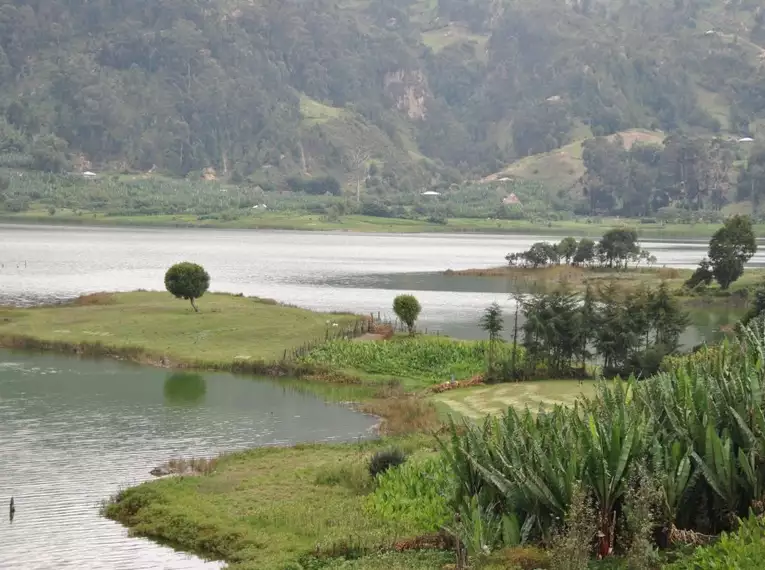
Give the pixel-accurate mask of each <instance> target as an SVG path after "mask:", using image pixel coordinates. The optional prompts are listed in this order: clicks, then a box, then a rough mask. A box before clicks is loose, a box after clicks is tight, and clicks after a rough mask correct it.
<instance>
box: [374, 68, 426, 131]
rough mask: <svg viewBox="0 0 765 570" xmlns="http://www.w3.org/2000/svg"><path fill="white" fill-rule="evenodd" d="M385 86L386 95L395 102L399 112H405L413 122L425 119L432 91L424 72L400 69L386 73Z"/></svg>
mask: <svg viewBox="0 0 765 570" xmlns="http://www.w3.org/2000/svg"><path fill="white" fill-rule="evenodd" d="M384 85H385V94H386V95H387V96H388V97H390V98H391V99H392V100H393V101H394V104H395V106H396V108H397V109H398V110H399V111H403V112H405V113H406V114H407V116H408V117H409V118H410V119H412V120H416V121H421V120H423V119H425V116H426V114H427V105H426V101H427V98H428V97H429V96H430V90H429V89H428V82H427V79H426V78H425V75H424V74H423V73H422V71H420V70H414V71H406V70H404V69H399V70H398V71H393V72H389V73H386V74H385V79H384Z"/></svg>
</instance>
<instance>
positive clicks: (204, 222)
mask: <svg viewBox="0 0 765 570" xmlns="http://www.w3.org/2000/svg"><path fill="white" fill-rule="evenodd" d="M0 223H6V224H39V225H54V226H85V227H88V226H93V227H158V228H212V229H251V230H284V231H324V232H337V231H340V232H351V233H456V234H458V233H474V234H498V235H512V234H521V235H559V236H567V235H572V234H574V235H577V236H582V237H584V236H588V237H597V236H599V235H602V233H603V231H604V230H607V229H610V228H613V227H615V226H623V227H625V228H631V229H634V230H635V231H636V232H637V233H638V236H639V237H641V238H651V239H661V240H706V239H709V237H710V236H711V235H712V234H713V233H714V232H715V231H716V230H717V229H718V228H719V227H720V224H717V223H698V224H665V225H662V226H657V225H640V222H639V220H631V219H623V218H622V219H616V218H602V219H596V220H592V219H590V218H582V219H578V220H567V221H558V222H549V223H546V224H539V223H534V222H530V221H526V220H512V221H509V220H485V219H483V220H482V219H473V218H453V219H449V220H447V221H446V223H444V224H434V223H432V222H429V221H427V220H424V219H423V220H410V219H397V218H379V217H374V216H361V215H358V216H356V215H353V216H344V217H343V218H342V219H338V220H336V221H332V220H331V219H329V218H328V217H327V216H325V215H321V214H306V213H299V212H274V211H270V212H267V213H262V214H257V215H247V216H244V217H233V218H229V219H227V218H226V216H209V217H203V218H200V217H199V216H194V215H186V214H177V215H170V214H157V215H134V216H121V215H114V216H111V215H105V214H100V213H93V212H77V213H74V212H70V211H57V212H56V214H55V215H54V216H51V215H50V214H48V213H47V212H45V211H41V210H35V211H27V212H23V213H17V214H9V213H4V212H0ZM754 228H755V230H756V231H757V232H758V233H759V234H761V235H765V223H763V224H755V225H754ZM763 239H765V238H759V240H758V241H762V240H763Z"/></svg>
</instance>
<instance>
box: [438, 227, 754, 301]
mask: <svg viewBox="0 0 765 570" xmlns="http://www.w3.org/2000/svg"><path fill="white" fill-rule="evenodd" d="M756 249H757V242H756V239H755V237H754V232H753V230H752V225H751V222H750V221H749V220H748V218H744V217H740V216H734V217H732V218H730V219H729V220H728V221H727V222H726V224H725V225H724V226H723V227H722V228H720V229H719V230H718V231H717V232H716V233H715V234H714V235H713V236H712V239H711V240H710V245H709V255H708V257H705V258H704V259H702V260H700V263H699V267H698V268H697V269H696V270H691V269H680V268H673V267H657V266H656V263H657V260H656V257H655V256H654V255H652V254H651V252H650V251H648V250H646V249H643V248H642V247H640V244H639V242H638V235H637V232H636V231H635V230H631V229H627V228H614V229H611V230H609V231H607V232H606V233H605V234H604V235H603V237H602V238H601V239H600V240H599V241H595V240H592V239H589V238H582V239H581V240H579V241H577V240H576V239H575V238H573V237H566V238H564V239H562V240H561V241H560V242H559V243H549V242H537V243H535V244H533V245H532V246H531V248H530V249H529V250H527V251H523V252H514V253H510V254H508V255H507V256H506V258H505V259H506V261H507V264H506V265H504V266H500V267H494V268H488V269H465V270H459V271H453V270H446V271H445V272H444V275H449V276H455V277H486V278H502V279H505V280H507V281H508V282H509V283H510V284H511V289H512V290H514V291H516V292H517V293H534V292H550V291H554V290H556V289H560V288H562V289H565V290H567V291H572V292H577V293H584V292H585V291H586V290H587V289H591V290H592V292H593V294H594V295H596V296H600V294H601V293H602V291H603V290H604V288H611V289H612V290H616V291H618V292H620V293H621V294H623V295H628V294H631V293H636V292H639V291H640V290H643V289H650V288H653V287H656V286H657V285H658V284H659V283H664V284H665V285H666V286H667V287H668V289H669V290H670V291H671V292H672V294H673V295H674V296H676V297H678V298H680V299H681V300H682V301H684V302H688V303H695V304H716V305H724V304H734V305H735V304H738V305H740V306H745V305H746V303H747V299H748V298H749V297H751V296H752V294H753V293H754V291H755V290H756V289H757V288H758V287H762V286H764V285H765V270H763V269H760V268H749V269H746V271H744V266H745V264H746V262H747V261H749V259H750V258H751V257H752V256H753V255H754V253H755V251H756Z"/></svg>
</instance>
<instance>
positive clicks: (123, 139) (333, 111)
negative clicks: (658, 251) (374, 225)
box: [0, 0, 765, 215]
mask: <svg viewBox="0 0 765 570" xmlns="http://www.w3.org/2000/svg"><path fill="white" fill-rule="evenodd" d="M762 46H765V10H763V8H762V6H760V5H759V3H758V2H756V1H754V0H733V1H726V2H723V0H640V1H636V0H607V1H598V0H574V1H568V0H566V1H563V0H539V1H534V2H531V1H529V0H353V1H351V0H347V1H345V0H341V1H337V0H259V1H257V2H239V1H236V0H163V1H162V2H157V1H156V0H130V1H125V0H0V168H4V169H10V170H13V169H28V170H36V171H46V172H70V171H82V170H85V169H100V170H104V171H105V170H109V171H113V172H115V171H116V172H156V173H161V174H165V175H170V176H184V177H195V178H199V177H200V174H201V172H202V171H203V170H205V169H210V170H208V171H214V173H215V176H216V177H218V178H219V179H222V180H226V181H232V182H234V183H236V184H243V183H247V184H252V185H259V186H260V187H262V188H264V189H267V190H268V189H270V188H273V189H284V190H292V191H294V190H295V189H296V188H297V189H299V190H302V189H304V188H306V187H307V186H306V181H308V180H315V179H322V180H328V179H334V180H336V181H337V183H338V184H339V185H341V186H342V187H343V188H344V189H345V191H348V192H360V190H361V188H362V187H363V190H364V192H367V193H369V194H371V195H375V196H378V197H380V199H381V200H384V199H385V197H389V196H392V195H406V194H409V195H411V194H412V193H415V192H418V191H420V190H422V189H423V188H448V187H450V186H452V185H454V184H455V183H460V182H462V181H464V180H471V179H475V178H477V177H480V176H485V175H487V174H490V173H492V172H496V171H498V170H500V169H501V168H502V167H504V166H505V165H506V164H508V163H510V162H512V161H514V160H517V159H520V158H522V157H524V156H528V155H532V154H535V153H540V152H546V151H550V150H552V149H556V148H558V147H560V146H562V145H564V144H566V143H569V142H570V141H572V140H575V139H580V138H587V137H592V136H599V135H610V134H612V133H616V132H618V131H620V130H623V129H627V128H633V127H642V128H648V129H654V130H661V131H663V132H665V133H668V134H669V135H676V138H674V139H671V140H691V139H693V140H696V139H698V140H700V141H703V142H700V143H698V144H700V145H702V146H705V147H706V146H708V145H710V144H712V143H709V142H708V140H709V139H710V138H711V136H712V135H717V134H727V135H730V136H735V137H741V136H756V133H757V129H758V126H759V125H761V124H765V70H764V69H763V64H765V56H764V55H763V54H765V50H764V49H763V47H762ZM688 137H690V138H688ZM608 144H611V143H606V142H602V141H601V142H591V143H589V144H588V147H587V149H586V154H588V157H589V158H587V157H585V158H584V160H585V162H588V160H589V163H590V164H588V167H587V172H588V177H587V179H586V180H584V181H583V182H582V184H581V186H582V188H584V191H585V192H586V193H587V200H584V201H583V203H587V204H589V209H590V211H591V212H599V211H609V212H612V211H617V212H618V211H623V212H630V213H635V214H639V215H648V214H649V213H651V212H652V211H655V210H656V209H657V208H660V207H665V206H667V205H668V204H669V202H671V201H672V200H674V201H676V202H677V201H678V200H681V201H684V202H686V203H688V204H693V207H694V208H701V207H706V205H707V204H710V205H713V204H715V203H716V201H717V202H719V196H718V194H719V188H716V189H712V190H709V189H707V187H708V186H709V184H710V182H709V177H710V176H711V177H712V178H714V177H715V176H716V177H718V178H719V179H720V180H722V179H723V178H725V176H726V173H725V172H722V171H720V168H723V169H729V168H731V165H732V164H733V163H734V162H735V157H734V159H731V160H729V159H728V158H725V157H722V158H721V156H722V155H724V154H725V152H724V149H723V148H709V153H711V154H714V155H715V158H714V159H713V160H712V162H714V163H715V165H716V166H715V167H714V168H713V169H712V170H714V173H711V172H706V173H705V174H704V175H703V176H704V177H706V178H705V179H704V181H696V180H695V179H694V180H693V181H689V179H688V176H687V175H686V174H682V175H678V177H677V178H679V179H681V183H682V184H683V185H685V186H686V187H689V188H690V187H692V188H690V189H688V188H684V189H683V191H682V192H681V197H680V198H677V196H678V195H679V194H677V192H679V191H676V193H675V194H672V192H668V191H667V190H666V187H667V186H672V187H673V188H675V189H677V185H678V182H677V180H675V181H674V182H672V184H669V183H667V184H665V185H664V186H661V185H659V186H656V184H654V186H656V187H661V188H662V189H660V190H657V191H655V192H653V191H652V192H651V193H650V196H646V193H645V192H643V191H642V190H641V184H647V183H648V182H646V181H647V180H648V181H651V180H652V181H654V182H655V180H657V179H658V176H659V174H657V172H658V170H659V169H657V168H654V167H655V166H656V164H655V163H654V161H656V160H657V159H656V158H655V157H654V156H652V154H651V153H652V152H655V151H651V150H644V149H643V148H642V147H641V148H639V149H637V150H625V149H622V150H619V149H616V148H610V147H608V146H607V145H608ZM694 144H695V143H694ZM722 146H724V145H722ZM672 148H673V149H674V148H676V145H675V144H674V143H673V144H672ZM705 152H706V151H705ZM639 153H643V154H640V156H638V154H639ZM595 156H597V157H599V158H597V160H601V159H603V158H604V157H607V161H608V162H609V164H610V165H611V166H610V167H609V168H610V169H611V170H613V171H614V172H608V173H606V172H605V171H598V172H599V173H598V176H597V177H593V176H589V174H592V173H593V172H595V170H597V168H595V167H593V166H592V165H593V161H596V162H597V160H596V159H595V158H593V157H595ZM705 156H706V155H705ZM726 156H727V155H726ZM758 160H759V159H758ZM665 162H666V161H665ZM626 163H629V164H630V165H632V166H624V165H625V164H626ZM729 163H730V164H729ZM634 165H637V166H634ZM734 166H735V165H734ZM736 168H739V169H740V165H738V166H736ZM651 169H654V170H655V171H656V172H654V171H653V170H651ZM744 169H745V172H744V173H743V174H742V175H741V176H742V177H743V178H742V181H741V183H740V184H739V182H738V178H737V177H738V174H736V176H734V177H733V178H730V177H729V178H726V180H727V181H728V182H726V184H728V183H730V184H733V186H736V185H738V186H739V190H738V192H739V193H741V194H744V195H746V198H747V199H753V201H757V200H759V199H760V198H759V194H758V192H757V191H751V188H750V192H749V194H748V195H747V193H746V188H747V181H748V183H749V187H752V183H753V181H756V180H759V178H758V177H760V176H762V174H761V169H762V165H760V163H759V162H757V163H756V165H755V167H748V166H745V167H744ZM601 170H602V169H601ZM628 170H629V171H630V172H632V174H631V178H630V182H629V184H627V185H624V184H622V183H621V180H623V179H624V176H625V174H624V172H626V171H628ZM652 172H653V174H652ZM663 172H664V174H666V172H668V168H664V169H663ZM726 172H727V171H726ZM646 173H648V174H646ZM327 177H329V178H327ZM699 177H702V176H701V174H699ZM596 178H597V179H596ZM665 178H666V177H665ZM289 180H292V181H293V182H292V183H291V184H290V183H289V182H288V181H289ZM730 180H732V182H730ZM295 181H297V182H295ZM757 184H758V183H754V186H757ZM309 186H310V185H309ZM319 186H320V185H319ZM330 186H332V187H333V188H334V187H335V185H334V183H330ZM718 186H719V185H718ZM696 187H698V188H702V190H698V191H697V190H696V189H695V188H696ZM331 193H332V192H331ZM755 194H756V196H755Z"/></svg>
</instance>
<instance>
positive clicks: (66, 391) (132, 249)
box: [0, 225, 765, 570]
mask: <svg viewBox="0 0 765 570" xmlns="http://www.w3.org/2000/svg"><path fill="white" fill-rule="evenodd" d="M543 239H546V238H545V237H544V236H507V235H505V236H500V235H441V234H439V235H423V234H417V235H387V234H386V235H369V234H350V233H301V232H279V231H248V230H212V229H188V230H186V229H136V228H83V227H77V228H67V227H43V226H17V225H0V244H2V245H1V246H0V303H12V304H19V305H32V304H36V303H43V302H54V301H60V300H64V299H69V298H73V297H76V296H78V295H81V294H83V293H89V292H96V291H112V290H121V291H129V290H135V289H139V288H143V289H155V290H161V289H163V278H164V272H165V271H166V269H167V268H168V267H169V266H170V265H172V264H173V263H176V262H178V261H184V260H189V261H195V262H198V263H201V264H202V265H204V266H205V267H206V269H207V270H208V271H209V273H210V274H211V276H212V286H211V289H212V290H213V291H226V292H232V293H244V294H245V295H256V296H259V297H268V298H273V299H277V300H279V301H282V302H286V303H292V304H296V305H299V306H303V307H307V308H311V309H316V310H322V311H330V310H350V311H353V312H357V313H370V312H373V313H377V312H378V311H379V312H382V313H386V312H387V311H388V307H390V305H391V302H392V299H393V297H394V296H395V295H396V294H397V293H398V292H399V291H412V292H414V293H415V294H416V295H417V297H418V298H419V299H420V301H421V303H422V305H423V313H422V318H421V324H422V326H423V327H427V328H429V329H430V330H433V331H442V332H444V333H446V334H451V335H455V336H459V337H463V338H475V337H477V336H480V335H481V333H480V331H479V330H478V328H477V324H476V323H477V320H478V318H479V316H480V313H481V311H482V310H483V309H484V308H485V307H486V306H488V305H489V304H490V303H492V302H494V301H497V302H499V303H500V304H501V305H502V306H504V307H505V308H506V309H507V310H508V312H509V311H511V310H512V302H511V301H510V299H509V294H508V293H509V292H508V291H507V290H506V289H505V287H506V284H505V283H504V282H502V281H501V280H500V281H497V282H492V281H487V280H470V279H468V280H460V284H459V285H456V284H455V282H454V280H450V279H449V278H448V276H444V275H440V274H439V272H441V271H443V270H445V269H467V268H471V267H493V266H497V265H501V264H503V263H504V256H505V255H506V254H507V253H509V252H514V251H521V250H524V249H528V247H529V246H530V245H531V244H532V243H533V242H535V241H540V240H543ZM547 239H550V240H555V241H557V240H559V239H560V238H559V237H558V238H547ZM642 245H643V247H646V248H647V249H649V250H650V251H652V252H653V253H654V255H656V257H657V258H658V260H659V264H660V265H667V266H672V267H691V266H694V265H695V264H696V263H697V262H698V261H699V259H700V258H701V257H703V255H704V253H705V250H706V243H703V242H654V241H651V242H644V243H643V244H642ZM752 263H753V264H755V265H762V264H764V263H765V256H763V255H762V254H758V256H756V257H755V258H754V259H753V260H752ZM172 302H176V301H173V300H172V299H171V298H170V297H169V296H168V303H172ZM691 316H692V319H693V325H692V326H691V327H689V329H688V331H686V333H685V335H684V336H683V342H684V344H686V345H689V344H695V343H696V342H699V339H703V338H712V337H714V336H715V335H716V334H718V333H719V327H720V325H723V324H727V322H729V321H730V320H731V319H732V318H734V317H735V315H733V314H732V313H730V312H728V311H707V310H704V311H695V312H694V313H692V315H691ZM183 386H184V384H183V383H181V382H178V381H177V379H173V377H172V376H170V375H168V373H167V372H166V371H162V370H156V369H148V368H141V367H137V366H131V365H126V364H122V363H117V362H113V361H85V360H76V359H71V358H66V357H63V356H56V355H39V354H34V355H30V354H19V353H9V352H7V351H0V418H2V421H0V466H1V467H0V508H7V502H8V500H9V498H10V496H15V497H16V504H17V512H16V517H15V519H14V521H13V523H12V524H10V522H9V520H8V518H7V517H6V516H4V517H3V518H0V568H14V569H15V568H20V569H25V570H26V569H41V570H42V569H46V570H47V569H50V568H57V569H70V568H71V569H78V570H79V569H82V568H88V569H96V570H99V569H102V568H103V569H107V568H108V569H112V568H120V569H126V570H137V569H139V568H140V569H155V568H163V569H168V570H176V569H197V568H216V567H217V565H216V564H212V563H206V562H202V561H201V560H199V559H197V558H195V557H193V556H187V555H184V554H180V553H176V552H174V551H173V550H171V549H169V548H166V547H162V546H159V545H156V544H154V543H151V542H149V541H146V540H142V539H132V538H127V535H126V532H125V530H124V529H123V528H122V527H120V526H119V525H117V524H115V523H112V522H111V521H108V520H105V519H103V518H100V517H99V516H98V509H99V506H100V503H101V501H102V500H103V499H105V498H107V497H108V496H110V495H112V494H113V493H115V492H116V491H117V490H118V489H120V488H123V487H126V486H130V485H133V484H136V483H138V482H141V481H144V480H146V479H148V478H150V477H149V474H148V472H149V470H151V469H152V468H153V467H155V466H157V465H158V464H160V463H162V462H163V461H165V460H167V459H169V458H172V457H177V456H202V455H211V454H216V453H219V452H222V451H228V450H234V449H240V448H247V447H253V446H258V445H273V444H286V443H293V442H297V441H309V440H320V441H328V440H348V439H353V438H357V437H363V436H366V435H368V434H369V430H370V428H371V427H372V425H373V424H374V421H373V420H372V419H371V418H369V417H366V416H363V415H361V414H357V413H354V412H352V411H351V410H348V409H346V408H343V407H340V406H337V405H329V404H325V403H323V402H321V401H320V400H318V399H316V398H314V397H312V396H310V395H305V394H300V393H296V392H292V391H289V390H288V389H285V388H283V387H280V386H279V385H277V384H275V383H273V382H270V381H267V380H260V381H258V380H252V379H247V378H240V377H234V376H230V375H223V374H204V375H201V376H199V378H198V379H197V380H196V381H195V382H193V383H192V384H191V386H190V387H187V388H184V387H183ZM5 514H7V511H6V513H5Z"/></svg>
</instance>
